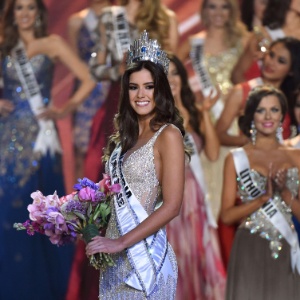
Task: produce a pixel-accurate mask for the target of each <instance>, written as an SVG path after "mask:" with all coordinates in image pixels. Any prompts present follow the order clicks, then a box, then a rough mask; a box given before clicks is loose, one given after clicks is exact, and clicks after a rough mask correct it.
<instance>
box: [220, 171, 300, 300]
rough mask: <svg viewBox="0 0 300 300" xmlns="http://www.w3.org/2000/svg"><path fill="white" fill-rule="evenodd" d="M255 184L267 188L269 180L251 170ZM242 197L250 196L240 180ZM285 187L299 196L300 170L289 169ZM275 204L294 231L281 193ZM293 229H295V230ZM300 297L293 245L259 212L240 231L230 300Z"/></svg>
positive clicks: (232, 261)
mask: <svg viewBox="0 0 300 300" xmlns="http://www.w3.org/2000/svg"><path fill="white" fill-rule="evenodd" d="M251 177H252V179H253V182H254V183H256V185H257V186H258V187H259V188H260V189H265V187H266V182H267V179H266V177H264V176H262V175H261V174H259V173H258V172H257V171H255V170H251ZM237 182H238V189H239V194H240V196H241V198H242V199H243V201H245V200H246V201H247V198H248V195H247V192H246V190H245V189H244V187H243V185H242V184H241V181H240V180H239V178H237ZM286 187H287V188H288V189H289V190H290V191H291V192H292V193H293V194H294V195H295V196H296V195H297V194H298V189H299V175H298V169H297V168H290V169H288V173H287V179H286ZM272 198H273V201H274V202H275V203H276V206H277V208H278V209H279V210H280V212H281V213H282V215H283V216H284V217H285V219H286V220H287V222H288V223H289V224H290V226H291V228H292V229H293V228H294V227H293V222H292V219H291V218H292V215H291V212H290V211H289V208H288V207H287V206H286V204H285V202H283V200H282V199H281V197H280V194H279V193H278V192H276V191H275V193H274V195H273V197H272ZM293 230H294V229H293ZM299 295H300V276H299V275H298V273H293V271H292V268H291V254H290V246H289V244H288V243H287V242H286V240H285V239H284V238H283V237H282V236H281V234H280V233H279V232H278V231H277V230H276V228H275V227H274V226H273V225H272V224H271V223H270V221H268V220H267V219H266V218H265V216H264V214H263V213H262V211H261V210H260V209H259V210H257V211H256V212H254V213H253V214H251V215H250V216H249V217H248V218H247V219H246V220H245V221H244V222H243V223H242V224H241V225H240V227H239V229H238V230H237V233H236V236H235V240H234V245H233V248H232V251H231V256H230V262H229V267H228V280H227V289H226V299H227V300H240V299H247V300H282V299H289V300H296V299H299Z"/></svg>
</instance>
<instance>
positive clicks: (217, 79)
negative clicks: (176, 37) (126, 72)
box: [178, 0, 248, 216]
mask: <svg viewBox="0 0 300 300" xmlns="http://www.w3.org/2000/svg"><path fill="white" fill-rule="evenodd" d="M201 20H202V24H203V26H204V30H202V31H200V32H199V33H197V34H196V35H193V36H191V37H190V39H189V41H188V44H186V45H184V46H183V47H182V49H180V52H179V54H178V55H179V57H180V58H181V60H185V59H186V58H187V57H188V54H189V53H190V57H191V60H192V64H193V69H194V71H195V74H196V80H197V81H198V82H199V83H200V87H201V91H202V93H203V94H204V95H205V96H207V95H208V94H209V93H210V90H211V89H220V91H221V95H220V99H219V100H218V101H217V102H216V104H215V105H214V106H213V107H212V109H211V111H210V113H211V116H212V120H213V124H215V122H216V121H217V120H218V119H219V117H220V115H221V113H222V110H223V107H224V101H225V99H226V95H227V94H228V93H229V91H230V90H231V87H232V82H231V72H232V69H233V68H234V66H235V64H236V62H237V60H238V58H239V56H240V55H241V53H242V51H243V49H244V46H245V44H246V42H247V36H248V33H247V30H246V28H245V26H244V25H243V23H242V22H241V21H240V20H239V8H238V4H237V2H236V1H235V0H205V1H203V3H202V7H201ZM231 131H232V132H236V133H237V132H238V128H237V124H234V125H233V126H232V128H231ZM228 151H229V149H228V148H226V147H221V149H220V156H219V159H218V160H217V161H216V162H210V161H208V160H207V158H206V157H205V156H202V157H201V159H202V163H203V168H204V174H205V176H206V179H207V184H208V193H209V197H210V201H211V203H212V209H213V213H214V215H215V216H217V215H218V213H219V208H220V203H221V189H222V170H223V162H224V158H225V155H226V154H227V153H228Z"/></svg>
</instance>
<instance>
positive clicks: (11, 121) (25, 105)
mask: <svg viewBox="0 0 300 300" xmlns="http://www.w3.org/2000/svg"><path fill="white" fill-rule="evenodd" d="M30 62H31V65H32V68H33V71H34V74H35V76H36V79H37V82H38V84H39V88H40V91H41V95H42V97H43V102H44V103H45V104H46V105H48V104H49V103H50V96H51V86H52V78H53V70H54V65H53V62H52V61H51V60H50V59H49V58H48V57H47V56H45V55H37V56H34V57H33V58H32V59H30ZM2 71H3V82H4V88H3V98H4V99H7V100H9V101H11V102H12V103H13V105H14V110H13V112H12V113H10V114H9V115H8V116H6V117H1V118H0V132H1V134H0V145H1V155H0V176H4V177H3V180H10V181H11V182H14V183H15V184H16V187H18V186H22V185H23V184H25V182H26V180H27V179H28V178H29V176H30V175H31V173H32V172H33V170H35V169H36V168H37V167H38V165H39V158H40V154H39V153H34V152H33V147H34V142H35V140H36V137H37V134H38V131H39V125H38V123H37V120H36V117H35V116H34V114H33V113H32V111H31V108H30V104H29V102H28V99H27V98H26V95H25V93H24V90H23V88H22V85H21V83H20V79H19V77H18V74H17V71H16V68H15V61H14V59H13V58H12V57H11V56H6V57H5V58H4V60H3V61H2ZM10 167H11V168H13V173H14V177H13V178H7V176H5V174H7V168H10ZM0 193H1V187H0Z"/></svg>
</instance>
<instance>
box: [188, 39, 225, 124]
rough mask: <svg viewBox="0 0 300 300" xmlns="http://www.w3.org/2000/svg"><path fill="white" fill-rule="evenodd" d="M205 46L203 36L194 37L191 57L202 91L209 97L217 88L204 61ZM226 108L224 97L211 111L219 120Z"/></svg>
mask: <svg viewBox="0 0 300 300" xmlns="http://www.w3.org/2000/svg"><path fill="white" fill-rule="evenodd" d="M203 48H204V39H202V38H193V39H191V53H190V57H191V60H192V65H193V69H194V71H195V73H196V74H197V75H198V76H197V77H198V79H199V83H200V86H201V92H202V93H203V95H204V96H205V97H207V96H208V95H209V94H210V92H211V91H213V96H214V95H215V94H216V92H217V91H216V88H215V87H214V85H213V84H212V82H211V78H210V76H209V74H208V72H207V70H206V67H205V64H204V61H203V56H204V54H203V52H204V51H203ZM223 109H224V103H223V101H222V99H221V98H220V99H218V100H217V102H216V103H215V105H214V106H213V107H212V108H211V112H212V114H213V115H214V119H215V120H218V119H219V117H220V115H221V113H222V111H223Z"/></svg>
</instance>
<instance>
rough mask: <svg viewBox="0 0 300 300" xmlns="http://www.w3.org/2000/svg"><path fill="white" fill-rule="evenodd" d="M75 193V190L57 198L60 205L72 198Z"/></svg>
mask: <svg viewBox="0 0 300 300" xmlns="http://www.w3.org/2000/svg"><path fill="white" fill-rule="evenodd" d="M75 195H76V192H73V193H72V194H69V195H66V196H62V197H60V198H59V203H60V206H61V205H63V204H64V203H66V202H69V201H70V200H73V199H74V196H75Z"/></svg>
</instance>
